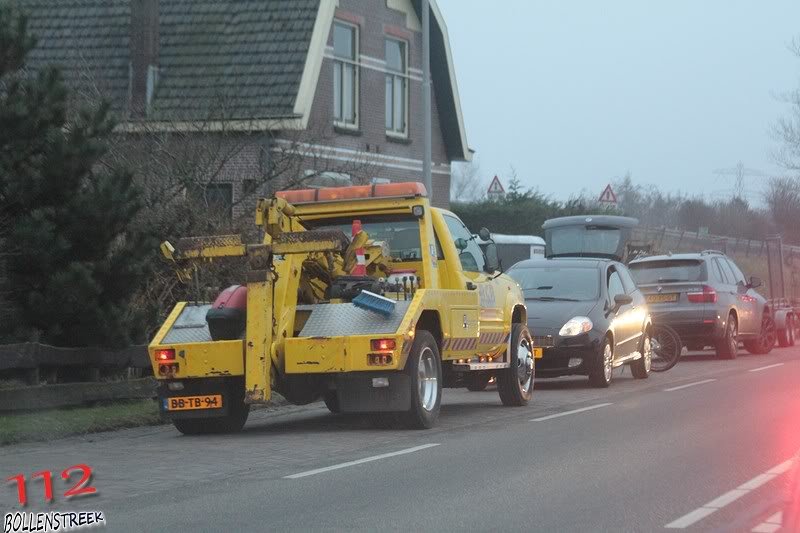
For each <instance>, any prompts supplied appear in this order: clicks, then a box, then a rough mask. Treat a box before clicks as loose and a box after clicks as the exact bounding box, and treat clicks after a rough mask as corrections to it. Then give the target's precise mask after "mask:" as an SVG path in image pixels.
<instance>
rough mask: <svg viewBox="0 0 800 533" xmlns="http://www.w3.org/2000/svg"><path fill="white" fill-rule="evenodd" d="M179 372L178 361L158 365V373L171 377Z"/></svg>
mask: <svg viewBox="0 0 800 533" xmlns="http://www.w3.org/2000/svg"><path fill="white" fill-rule="evenodd" d="M177 373H178V363H169V364H165V365H158V374H159V375H160V376H165V377H170V376H174V375H175V374H177Z"/></svg>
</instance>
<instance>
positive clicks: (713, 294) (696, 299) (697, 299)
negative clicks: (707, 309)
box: [686, 285, 717, 304]
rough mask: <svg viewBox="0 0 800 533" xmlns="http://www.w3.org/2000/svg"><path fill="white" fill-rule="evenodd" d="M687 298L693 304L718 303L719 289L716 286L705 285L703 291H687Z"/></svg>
mask: <svg viewBox="0 0 800 533" xmlns="http://www.w3.org/2000/svg"><path fill="white" fill-rule="evenodd" d="M686 298H687V299H688V300H689V301H690V302H692V303H693V304H713V303H717V291H715V290H714V287H709V286H708V285H703V291H702V292H687V293H686Z"/></svg>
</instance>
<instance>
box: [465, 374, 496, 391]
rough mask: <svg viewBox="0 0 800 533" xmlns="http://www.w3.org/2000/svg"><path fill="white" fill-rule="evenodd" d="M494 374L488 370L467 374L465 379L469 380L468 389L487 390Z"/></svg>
mask: <svg viewBox="0 0 800 533" xmlns="http://www.w3.org/2000/svg"><path fill="white" fill-rule="evenodd" d="M490 379H492V375H491V374H489V373H486V372H474V373H471V374H467V376H466V378H465V381H466V382H467V390H468V391H470V392H481V391H484V390H486V386H487V385H489V380H490Z"/></svg>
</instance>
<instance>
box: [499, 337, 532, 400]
mask: <svg viewBox="0 0 800 533" xmlns="http://www.w3.org/2000/svg"><path fill="white" fill-rule="evenodd" d="M509 346H510V348H511V350H510V352H511V353H509V354H507V356H508V362H509V363H510V366H509V367H508V368H504V369H502V370H500V371H498V372H497V392H498V393H499V394H500V401H501V402H503V405H506V406H512V407H515V406H516V407H519V406H522V405H525V404H527V403H528V402H529V401H530V399H531V397H532V396H533V383H534V380H535V379H536V370H535V368H534V363H533V342H532V340H531V334H530V332H529V331H528V326H525V325H523V324H514V325H513V326H512V327H511V341H510V343H509Z"/></svg>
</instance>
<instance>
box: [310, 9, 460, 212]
mask: <svg viewBox="0 0 800 533" xmlns="http://www.w3.org/2000/svg"><path fill="white" fill-rule="evenodd" d="M398 3H399V2H398ZM336 17H337V18H339V19H341V20H343V21H345V22H348V23H351V24H356V25H358V27H359V32H358V33H359V53H360V56H361V61H360V63H361V66H360V68H359V85H360V87H359V88H360V90H359V95H360V98H359V110H358V111H359V127H358V129H357V131H354V132H344V131H342V130H340V129H339V128H334V126H333V60H332V59H331V58H330V57H328V56H330V55H332V52H331V48H330V47H332V46H333V32H332V31H331V33H330V37H329V40H328V45H329V49H328V51H327V52H326V57H325V59H324V61H323V64H322V71H321V72H320V77H319V83H318V84H317V90H316V94H315V97H314V104H313V107H312V111H311V119H310V126H309V131H308V132H305V134H306V137H308V138H312V139H315V141H313V142H309V143H307V144H315V145H319V146H326V147H332V148H333V149H334V150H333V151H332V150H329V149H320V151H319V152H320V153H321V154H324V155H317V156H316V157H313V158H311V159H313V161H311V160H310V161H309V163H308V164H309V168H311V169H313V168H319V166H320V164H321V163H322V161H321V160H322V159H327V166H329V167H330V168H331V170H333V169H335V168H336V167H337V166H338V167H339V168H340V169H341V171H342V172H345V173H348V174H351V175H353V177H354V179H355V180H357V181H368V180H369V179H370V178H372V177H381V178H388V179H391V180H394V181H410V180H416V181H421V180H422V170H421V169H422V157H423V151H424V148H423V145H422V81H421V79H420V78H421V76H422V74H421V69H422V34H421V33H420V31H419V27H418V21H417V19H416V16H415V15H414V19H413V20H411V21H410V22H411V24H408V22H409V21H408V20H407V17H406V13H404V12H402V11H399V10H395V9H392V8H390V7H387V2H386V0H340V2H339V8H338V9H337V12H336ZM415 21H416V23H415ZM387 36H392V37H405V38H407V41H408V63H409V71H410V74H411V78H410V79H409V80H408V83H409V113H408V114H409V118H408V139H405V140H401V141H398V140H395V139H392V138H390V137H388V136H387V135H386V128H385V93H384V84H385V79H386V74H385V72H382V71H381V69H385V64H383V65H382V64H381V63H380V61H382V60H383V59H384V57H385V48H384V46H385V38H386V37H387ZM375 60H378V61H375ZM435 90H436V87H433V91H435ZM432 101H433V120H432V160H433V176H432V181H433V191H430V192H431V196H432V200H433V202H434V204H436V205H439V206H444V207H446V206H448V205H449V196H450V162H449V160H448V158H447V154H446V151H445V145H444V140H443V138H442V132H441V127H440V124H439V114H438V110H437V108H436V98H435V94H434V95H432ZM354 153H355V154H357V155H353V157H354V159H355V160H356V161H355V162H354V163H351V164H347V162H345V161H340V160H338V159H336V158H346V157H348V155H352V154H354ZM325 155H331V156H333V157H325ZM315 165H316V166H315Z"/></svg>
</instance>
